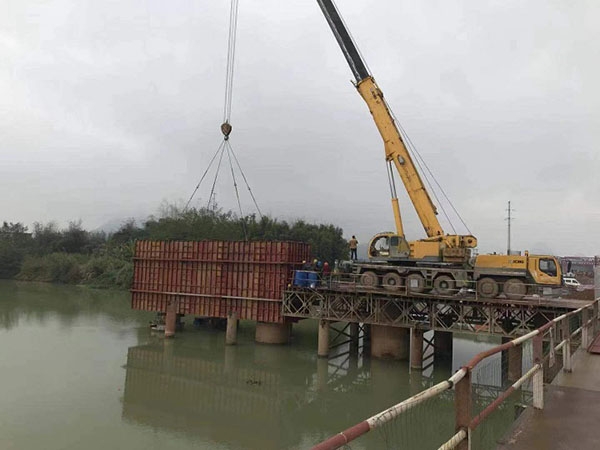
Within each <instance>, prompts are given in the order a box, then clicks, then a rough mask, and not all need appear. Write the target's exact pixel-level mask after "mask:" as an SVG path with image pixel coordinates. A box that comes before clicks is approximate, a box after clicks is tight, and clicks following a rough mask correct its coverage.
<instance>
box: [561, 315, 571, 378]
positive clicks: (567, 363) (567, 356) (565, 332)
mask: <svg viewBox="0 0 600 450" xmlns="http://www.w3.org/2000/svg"><path fill="white" fill-rule="evenodd" d="M569 319H570V317H565V318H564V319H563V320H562V321H561V323H560V328H561V330H562V340H564V341H565V345H563V348H562V354H563V371H564V372H571V325H570V321H569Z"/></svg>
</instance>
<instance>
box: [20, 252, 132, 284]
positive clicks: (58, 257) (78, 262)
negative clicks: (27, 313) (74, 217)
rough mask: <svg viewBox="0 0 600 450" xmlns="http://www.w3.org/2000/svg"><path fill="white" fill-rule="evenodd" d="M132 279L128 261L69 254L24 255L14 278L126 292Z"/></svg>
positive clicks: (109, 257) (107, 256)
mask: <svg viewBox="0 0 600 450" xmlns="http://www.w3.org/2000/svg"><path fill="white" fill-rule="evenodd" d="M132 277H133V263H132V262H131V260H130V259H122V258H118V257H115V256H110V255H102V256H96V255H84V254H70V253H51V254H49V255H43V256H26V257H25V259H24V261H23V264H22V266H21V270H20V272H19V273H18V274H17V275H16V276H15V278H16V279H17V280H22V281H44V282H50V283H65V284H85V285H88V286H92V287H98V288H120V289H129V287H130V286H131V280H132Z"/></svg>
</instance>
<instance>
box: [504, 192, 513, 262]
mask: <svg viewBox="0 0 600 450" xmlns="http://www.w3.org/2000/svg"><path fill="white" fill-rule="evenodd" d="M507 211H508V217H507V218H506V219H504V220H506V221H508V244H507V246H506V254H507V255H510V221H511V220H513V218H512V217H511V212H513V211H514V209H512V208H511V207H510V200H509V201H508V208H507Z"/></svg>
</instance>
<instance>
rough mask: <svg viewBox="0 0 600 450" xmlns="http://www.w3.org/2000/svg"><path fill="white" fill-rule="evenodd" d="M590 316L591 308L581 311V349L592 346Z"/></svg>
mask: <svg viewBox="0 0 600 450" xmlns="http://www.w3.org/2000/svg"><path fill="white" fill-rule="evenodd" d="M590 316H591V313H590V310H589V308H583V310H582V311H581V347H582V348H584V349H587V347H588V345H590V329H589V324H588V322H589V320H590Z"/></svg>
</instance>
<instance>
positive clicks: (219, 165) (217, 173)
mask: <svg viewBox="0 0 600 450" xmlns="http://www.w3.org/2000/svg"><path fill="white" fill-rule="evenodd" d="M223 153H225V141H223V145H222V146H221V156H219V164H218V165H217V171H216V172H215V178H214V180H213V184H212V188H211V189H210V195H209V196H208V203H207V204H206V209H207V210H208V209H209V208H210V201H211V200H212V198H213V195H214V193H215V185H216V184H217V178H219V171H220V169H221V161H223Z"/></svg>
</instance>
